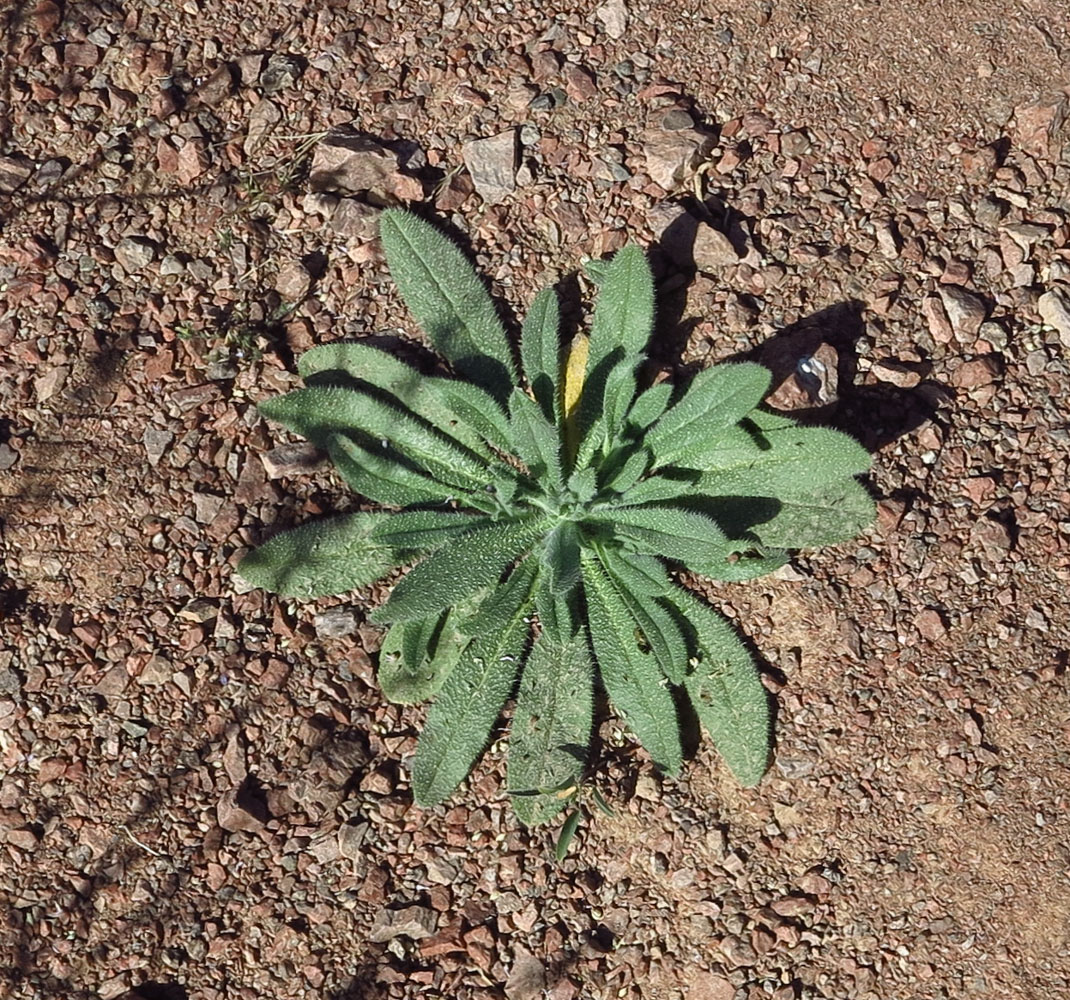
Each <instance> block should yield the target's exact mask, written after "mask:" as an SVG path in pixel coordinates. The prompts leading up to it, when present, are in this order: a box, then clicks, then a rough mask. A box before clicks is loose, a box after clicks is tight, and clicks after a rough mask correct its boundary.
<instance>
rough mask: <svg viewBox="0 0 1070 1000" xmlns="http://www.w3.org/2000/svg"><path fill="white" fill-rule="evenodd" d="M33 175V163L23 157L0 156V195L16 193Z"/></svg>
mask: <svg viewBox="0 0 1070 1000" xmlns="http://www.w3.org/2000/svg"><path fill="white" fill-rule="evenodd" d="M32 174H33V161H32V160H28V159H27V158H26V157H25V156H18V155H15V156H0V193H3V194H11V193H12V192H13V191H17V190H18V189H19V188H20V187H22V185H23V184H25V183H26V181H28V180H29V179H30V176H31V175H32Z"/></svg>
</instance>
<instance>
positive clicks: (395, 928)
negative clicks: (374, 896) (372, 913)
mask: <svg viewBox="0 0 1070 1000" xmlns="http://www.w3.org/2000/svg"><path fill="white" fill-rule="evenodd" d="M436 920H437V918H436V916H435V911H434V910H432V909H431V908H430V907H427V906H406V907H404V908H403V909H400V910H380V911H379V913H378V915H377V916H376V918H375V921H374V923H373V924H372V927H371V931H370V932H369V933H368V940H369V941H373V942H375V943H376V944H383V943H385V942H387V941H392V940H393V939H394V938H397V937H407V938H412V939H413V940H414V941H418V940H420V939H421V938H426V937H430V936H431V935H432V934H434V933H435V923H436Z"/></svg>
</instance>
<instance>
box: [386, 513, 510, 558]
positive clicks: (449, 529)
mask: <svg viewBox="0 0 1070 1000" xmlns="http://www.w3.org/2000/svg"><path fill="white" fill-rule="evenodd" d="M491 523H492V522H491V521H490V520H489V519H488V518H486V517H480V516H479V515H477V514H462V513H458V512H457V511H447V510H410V511H400V512H399V513H397V514H394V515H393V516H392V517H391V518H390V519H389V520H388V521H387V522H386V523H384V524H382V525H380V526H379V527H378V528H376V529H375V532H374V536H375V538H376V539H378V540H379V541H381V542H382V543H383V544H384V545H391V546H393V547H395V548H403V549H412V550H413V551H416V552H426V551H428V550H430V549H437V548H438V547H439V546H440V545H442V544H443V543H445V542H448V541H450V540H451V539H453V538H456V537H457V536H458V535H464V534H467V533H468V532H469V531H472V530H473V529H476V528H485V527H489V526H490V524H491Z"/></svg>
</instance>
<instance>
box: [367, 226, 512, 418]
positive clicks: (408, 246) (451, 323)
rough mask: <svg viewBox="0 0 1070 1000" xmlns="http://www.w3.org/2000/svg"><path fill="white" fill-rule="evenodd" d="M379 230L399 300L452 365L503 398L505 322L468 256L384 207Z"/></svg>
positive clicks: (508, 354)
mask: <svg viewBox="0 0 1070 1000" xmlns="http://www.w3.org/2000/svg"><path fill="white" fill-rule="evenodd" d="M379 235H380V238H381V239H382V243H383V251H384V252H385V254H386V261H387V264H388V265H389V267H390V274H391V276H392V277H393V278H394V281H396V282H397V286H398V288H399V289H400V291H401V294H402V297H403V298H404V299H405V304H406V305H407V306H408V307H409V309H410V310H411V311H412V314H413V316H414V317H415V318H416V322H417V323H419V324H420V327H421V328H422V329H423V331H424V332H425V333H426V334H427V337H428V339H429V340H430V341H431V343H432V345H433V346H434V347H435V349H436V350H437V351H439V353H441V354H442V355H443V356H444V357H445V358H446V359H447V360H448V361H449V362H450V364H452V365H453V367H454V368H455V369H456V370H457V371H458V372H460V373H461V374H462V375H465V376H466V377H468V378H469V379H471V380H472V381H473V382H475V383H476V384H477V385H480V386H482V387H483V388H484V389H486V390H487V391H488V392H489V393H490V394H491V395H492V396H494V397H495V398H496V399H497V400H499V401H501V402H504V401H505V399H506V398H507V397H508V395H509V392H510V390H511V389H512V386H513V384H514V383H515V381H516V368H515V366H514V364H513V356H512V351H511V349H510V347H509V341H508V339H507V337H506V335H505V327H504V326H503V325H502V321H501V319H500V318H499V316H498V312H497V310H496V309H495V307H494V302H493V301H492V300H491V297H490V295H488V294H487V289H486V287H485V286H484V285H483V282H482V281H481V280H480V278H479V275H477V274H476V272H475V271H474V270H473V268H472V265H471V264H470V263H469V262H468V259H467V258H466V257H465V256H464V254H463V253H461V251H460V250H459V249H458V247H457V246H456V244H454V243H453V242H452V241H451V240H450V239H449V238H448V237H446V236H445V235H443V233H441V232H440V231H439V230H438V229H436V228H435V227H434V226H431V225H429V224H428V223H426V222H424V221H423V219H421V218H420V217H419V216H416V215H413V214H412V213H410V212H404V211H401V210H398V209H387V210H386V211H385V212H383V213H382V215H381V217H380V221H379Z"/></svg>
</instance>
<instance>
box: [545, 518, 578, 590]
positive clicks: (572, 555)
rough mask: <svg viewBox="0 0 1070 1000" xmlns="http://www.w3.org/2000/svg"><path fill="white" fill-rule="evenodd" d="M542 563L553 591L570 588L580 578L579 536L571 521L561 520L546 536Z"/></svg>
mask: <svg viewBox="0 0 1070 1000" xmlns="http://www.w3.org/2000/svg"><path fill="white" fill-rule="evenodd" d="M542 564H543V566H544V567H545V569H546V573H547V576H548V582H549V585H550V587H551V588H552V589H553V591H554V592H555V593H566V592H568V591H569V590H571V589H572V588H573V587H574V586H575V585H576V584H577V583H578V582H579V578H580V538H579V531H578V530H577V528H576V525H575V523H574V522H572V521H562V522H561V523H560V524H557V525H555V526H554V527H553V529H552V530H551V531H550V533H549V534H548V535H547V536H546V540H545V542H544V543H543V550H542Z"/></svg>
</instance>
